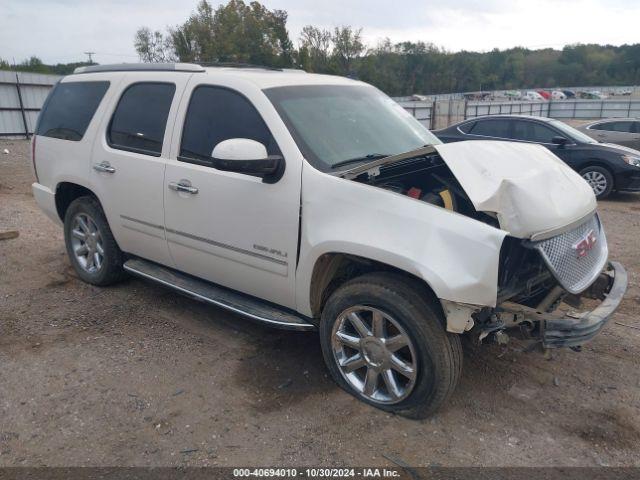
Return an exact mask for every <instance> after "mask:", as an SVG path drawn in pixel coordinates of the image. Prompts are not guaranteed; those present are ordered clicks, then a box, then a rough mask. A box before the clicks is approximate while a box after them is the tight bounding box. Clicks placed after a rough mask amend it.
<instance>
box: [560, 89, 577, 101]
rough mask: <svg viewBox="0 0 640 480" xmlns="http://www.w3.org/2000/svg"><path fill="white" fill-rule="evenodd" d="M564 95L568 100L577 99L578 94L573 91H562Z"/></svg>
mask: <svg viewBox="0 0 640 480" xmlns="http://www.w3.org/2000/svg"><path fill="white" fill-rule="evenodd" d="M562 93H564V95H565V97H567V99H573V98H576V92H574V91H573V90H562Z"/></svg>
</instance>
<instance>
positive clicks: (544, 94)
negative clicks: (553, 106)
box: [536, 90, 551, 100]
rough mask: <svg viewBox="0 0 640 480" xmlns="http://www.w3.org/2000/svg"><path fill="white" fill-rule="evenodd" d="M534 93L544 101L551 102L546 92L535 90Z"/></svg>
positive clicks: (549, 94)
mask: <svg viewBox="0 0 640 480" xmlns="http://www.w3.org/2000/svg"><path fill="white" fill-rule="evenodd" d="M536 93H537V94H538V95H540V96H541V97H542V98H544V99H545V100H551V93H549V92H547V91H546V90H536Z"/></svg>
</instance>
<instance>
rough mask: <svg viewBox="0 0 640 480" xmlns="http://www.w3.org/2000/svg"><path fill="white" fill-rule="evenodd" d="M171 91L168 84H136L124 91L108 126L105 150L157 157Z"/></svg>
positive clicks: (172, 86)
mask: <svg viewBox="0 0 640 480" xmlns="http://www.w3.org/2000/svg"><path fill="white" fill-rule="evenodd" d="M175 91H176V86H175V85H174V84H172V83H136V84H133V85H131V86H130V87H129V88H127V89H126V90H125V91H124V93H123V94H122V97H120V101H119V102H118V106H117V107H116V111H115V112H114V113H113V117H112V118H111V123H110V124H109V130H108V132H107V140H108V142H109V146H110V147H111V148H116V149H118V150H127V151H130V152H136V153H142V154H145V155H153V156H154V157H159V156H160V153H161V152H162V142H163V140H164V131H165V129H166V127H167V118H168V117H169V109H170V108H171V102H172V101H173V94H174V93H175Z"/></svg>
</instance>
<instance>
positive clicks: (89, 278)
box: [64, 196, 126, 286]
mask: <svg viewBox="0 0 640 480" xmlns="http://www.w3.org/2000/svg"><path fill="white" fill-rule="evenodd" d="M80 220H82V221H80ZM83 224H84V226H83ZM87 232H89V234H87ZM83 236H84V238H85V239H84V240H83V239H82V237H83ZM64 242H65V245H66V247H67V255H69V260H70V261H71V264H72V265H73V268H74V269H75V271H76V273H77V274H78V276H79V277H80V278H81V279H82V280H84V281H85V282H87V283H90V284H92V285H98V286H106V285H111V284H113V283H116V282H119V281H120V280H122V279H123V278H124V277H125V276H126V274H125V272H124V270H123V269H122V263H123V261H124V255H123V254H122V251H121V250H120V248H119V247H118V244H117V243H116V240H115V239H114V238H113V234H112V233H111V229H110V228H109V224H108V222H107V219H106V217H105V215H104V212H103V211H102V207H101V206H100V203H99V202H98V200H97V199H96V198H95V197H91V196H86V197H79V198H77V199H75V200H74V201H73V202H71V204H70V205H69V208H67V211H66V212H65V215H64ZM83 245H84V247H83ZM100 250H101V251H102V255H101V256H100V255H99V257H100V258H101V260H100V261H99V262H98V261H96V259H95V256H93V255H90V253H91V252H98V253H99V251H100ZM77 251H82V252H83V254H81V255H80V254H76V252H77ZM84 252H87V253H86V254H84Z"/></svg>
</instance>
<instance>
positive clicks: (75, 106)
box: [36, 82, 109, 142]
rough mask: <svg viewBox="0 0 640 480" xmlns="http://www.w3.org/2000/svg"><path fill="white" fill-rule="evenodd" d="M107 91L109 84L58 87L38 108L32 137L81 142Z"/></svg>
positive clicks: (66, 83)
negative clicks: (42, 105)
mask: <svg viewBox="0 0 640 480" xmlns="http://www.w3.org/2000/svg"><path fill="white" fill-rule="evenodd" d="M108 88H109V82H64V83H58V84H57V85H56V86H55V87H54V88H53V90H52V91H51V94H50V95H49V98H48V99H47V101H46V102H45V105H44V107H43V108H42V113H40V119H39V120H38V126H37V128H36V135H42V136H44V137H52V138H59V139H62V140H71V141H75V142H77V141H80V140H82V137H83V136H84V133H85V132H86V131H87V127H88V126H89V123H91V119H92V118H93V115H94V114H95V113H96V110H97V108H98V105H100V102H101V101H102V98H103V97H104V94H105V93H106V92H107V89H108Z"/></svg>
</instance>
